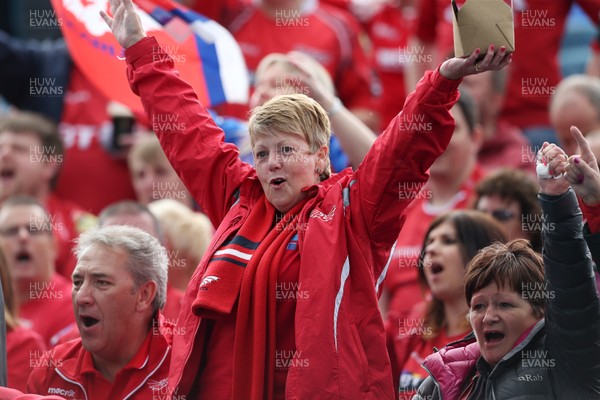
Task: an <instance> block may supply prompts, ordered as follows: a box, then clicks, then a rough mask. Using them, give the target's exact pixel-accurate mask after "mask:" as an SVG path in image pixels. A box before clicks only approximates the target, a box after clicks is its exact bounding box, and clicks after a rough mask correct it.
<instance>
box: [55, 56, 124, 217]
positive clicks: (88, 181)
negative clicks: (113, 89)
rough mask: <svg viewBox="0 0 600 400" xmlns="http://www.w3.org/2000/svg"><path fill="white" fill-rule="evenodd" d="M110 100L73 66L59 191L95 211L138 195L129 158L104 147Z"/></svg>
mask: <svg viewBox="0 0 600 400" xmlns="http://www.w3.org/2000/svg"><path fill="white" fill-rule="evenodd" d="M123 73H125V72H123ZM107 103H108V99H107V98H106V97H105V96H104V95H103V94H102V93H101V92H100V91H98V90H97V89H96V88H95V87H94V86H92V84H91V83H90V82H89V81H88V80H87V79H86V78H85V77H84V76H83V74H82V73H81V71H79V69H78V68H77V67H76V66H74V67H73V70H72V72H71V78H70V81H69V88H68V90H67V93H66V94H65V100H64V111H63V115H62V120H61V123H60V124H59V129H60V134H61V137H62V140H63V143H64V147H65V158H64V163H63V165H62V169H61V172H60V175H59V179H58V183H57V187H56V194H57V195H58V196H59V197H61V198H64V199H70V200H72V201H74V202H75V203H76V204H79V205H80V206H81V207H83V209H84V210H87V211H89V212H91V213H92V214H98V213H99V212H100V210H102V209H103V208H104V207H105V206H107V205H108V204H111V203H114V202H116V201H119V200H126V199H131V200H134V199H135V192H134V191H133V186H132V184H131V179H130V177H129V170H128V168H127V162H126V160H125V159H124V158H116V157H114V156H112V155H110V154H109V152H108V151H107V150H106V149H105V147H103V144H104V146H108V143H110V142H111V140H112V121H111V119H110V117H109V116H108V114H107V111H106V106H107ZM107 148H108V147H107Z"/></svg>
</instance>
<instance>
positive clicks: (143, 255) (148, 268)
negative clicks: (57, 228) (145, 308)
mask: <svg viewBox="0 0 600 400" xmlns="http://www.w3.org/2000/svg"><path fill="white" fill-rule="evenodd" d="M97 245H100V246H105V247H108V248H110V249H115V250H117V249H120V250H123V251H125V252H126V253H127V254H128V255H129V260H128V262H127V269H128V271H129V273H130V274H131V276H132V277H133V281H134V283H135V285H136V288H139V287H140V286H142V285H143V284H144V283H146V282H149V281H154V282H156V286H157V290H156V296H155V298H154V301H153V302H152V305H153V306H154V312H156V311H158V310H159V309H162V308H163V307H164V305H165V302H166V298H167V271H168V264H169V258H168V256H167V250H166V249H165V248H164V247H163V246H162V245H161V244H160V242H159V241H158V239H157V238H155V237H154V236H152V235H151V234H149V233H147V232H145V231H143V230H141V229H138V228H134V227H132V226H127V225H109V226H105V227H102V228H94V229H90V230H89V231H87V232H84V233H82V234H81V236H79V239H77V245H76V246H75V248H74V249H73V252H74V253H75V255H76V256H77V259H79V258H80V257H81V256H82V255H83V253H84V252H85V251H86V250H87V249H89V248H90V247H92V246H97Z"/></svg>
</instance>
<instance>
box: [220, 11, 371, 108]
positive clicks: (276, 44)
mask: <svg viewBox="0 0 600 400" xmlns="http://www.w3.org/2000/svg"><path fill="white" fill-rule="evenodd" d="M228 28H229V30H230V31H231V32H232V34H233V35H234V37H235V39H236V40H237V41H238V43H239V45H240V48H241V50H242V53H243V54H244V59H245V60H246V66H247V67H248V70H249V71H250V74H251V76H252V77H253V76H254V72H255V70H256V68H257V66H258V64H259V62H260V60H262V58H263V57H265V56H266V55H267V54H270V53H273V52H277V53H287V52H290V51H300V52H302V53H306V54H308V55H310V56H312V57H313V58H315V59H316V60H317V61H319V62H320V63H321V64H322V65H323V66H324V67H325V69H326V70H327V71H328V72H329V74H330V75H331V76H332V78H333V82H334V85H335V87H336V88H337V92H338V95H339V97H340V99H342V101H343V102H344V105H345V106H346V107H348V108H349V109H352V108H365V109H372V110H374V109H376V108H377V106H378V104H377V102H376V99H375V98H374V96H373V95H372V94H371V85H372V68H371V66H370V64H369V61H368V59H367V56H366V55H365V52H364V51H363V48H362V46H361V44H360V42H359V40H358V37H359V34H360V32H361V28H360V25H359V24H358V22H357V21H356V19H355V18H354V17H353V16H352V15H351V14H349V13H347V12H345V11H343V10H340V9H338V8H336V7H333V6H330V5H328V4H319V5H318V6H317V7H316V9H315V10H314V11H312V12H309V13H307V14H306V15H304V14H303V15H300V14H297V13H296V12H295V11H293V10H292V11H289V10H286V11H285V12H281V16H280V17H276V18H275V19H271V18H269V17H268V16H267V15H266V14H265V13H264V12H262V11H261V9H260V8H258V7H255V8H252V7H248V8H247V9H246V10H245V11H244V12H243V13H242V14H241V15H240V16H239V17H238V18H236V19H235V20H234V21H233V22H232V23H231V24H230V25H229V27H228ZM247 110H248V108H247V106H246V107H245V108H243V109H238V110H234V108H233V107H228V109H227V110H226V111H224V113H225V114H224V115H233V116H236V117H238V118H242V119H246V117H247Z"/></svg>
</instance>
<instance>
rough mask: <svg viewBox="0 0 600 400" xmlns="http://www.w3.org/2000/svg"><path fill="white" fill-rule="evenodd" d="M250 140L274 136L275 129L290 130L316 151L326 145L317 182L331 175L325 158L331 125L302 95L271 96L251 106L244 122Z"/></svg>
mask: <svg viewBox="0 0 600 400" xmlns="http://www.w3.org/2000/svg"><path fill="white" fill-rule="evenodd" d="M248 130H249V132H250V143H251V144H252V147H254V142H255V140H256V138H257V136H259V135H276V134H277V132H284V133H290V134H293V135H298V136H300V137H302V138H303V139H304V140H305V141H306V143H308V146H309V147H310V151H311V152H317V151H318V150H319V149H320V148H321V146H326V147H327V160H326V166H325V168H324V170H323V173H321V175H320V179H321V181H323V180H325V179H327V178H329V177H330V176H331V162H330V160H329V139H330V136H331V125H330V123H329V117H328V116H327V113H326V112H325V110H323V107H321V105H319V103H317V102H316V101H315V100H313V99H311V98H310V97H308V96H306V95H304V94H287V95H281V96H275V97H273V98H272V99H271V100H269V101H267V102H266V103H265V104H263V105H262V106H258V107H255V108H254V109H253V110H252V111H251V114H250V121H249V122H248Z"/></svg>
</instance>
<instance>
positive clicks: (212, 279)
mask: <svg viewBox="0 0 600 400" xmlns="http://www.w3.org/2000/svg"><path fill="white" fill-rule="evenodd" d="M218 280H219V277H218V276H214V275H209V276H207V277H205V278H204V279H202V283H200V290H208V289H206V287H205V286H207V285H208V284H210V283H212V282H216V281H218Z"/></svg>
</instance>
